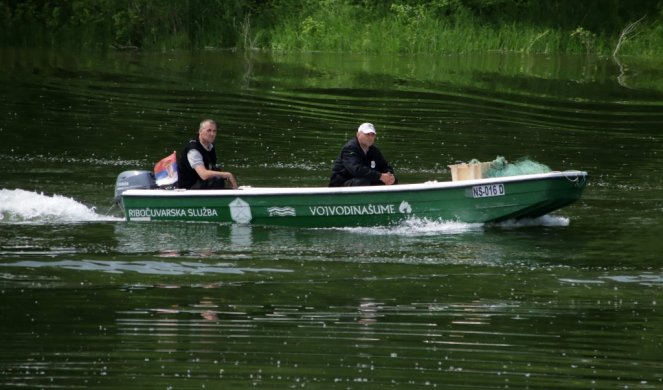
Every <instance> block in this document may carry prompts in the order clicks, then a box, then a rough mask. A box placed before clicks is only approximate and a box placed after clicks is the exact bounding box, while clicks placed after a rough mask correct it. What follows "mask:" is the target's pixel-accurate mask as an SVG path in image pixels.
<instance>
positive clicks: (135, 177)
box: [115, 170, 157, 208]
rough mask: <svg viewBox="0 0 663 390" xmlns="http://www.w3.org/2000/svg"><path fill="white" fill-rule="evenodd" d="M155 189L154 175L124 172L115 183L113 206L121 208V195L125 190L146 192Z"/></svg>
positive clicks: (142, 172) (144, 172)
mask: <svg viewBox="0 0 663 390" xmlns="http://www.w3.org/2000/svg"><path fill="white" fill-rule="evenodd" d="M152 188H157V184H156V181H155V179H154V174H153V173H152V172H150V171H137V170H136V171H124V172H122V173H120V174H119V175H118V176H117V180H116V181H115V204H117V205H118V206H120V208H123V207H122V193H123V192H124V191H126V190H135V189H139V190H148V189H152Z"/></svg>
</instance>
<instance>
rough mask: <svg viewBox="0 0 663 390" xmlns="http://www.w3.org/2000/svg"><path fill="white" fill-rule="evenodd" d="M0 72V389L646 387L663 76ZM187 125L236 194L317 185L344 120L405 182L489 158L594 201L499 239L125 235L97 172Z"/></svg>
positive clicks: (584, 66) (187, 67)
mask: <svg viewBox="0 0 663 390" xmlns="http://www.w3.org/2000/svg"><path fill="white" fill-rule="evenodd" d="M0 52H1V53H0V81H1V82H2V84H3V88H2V89H1V90H0V111H1V112H2V113H3V115H0V139H2V142H0V162H1V163H2V166H3V169H2V170H1V171H0V183H1V184H0V313H2V319H1V320H0V343H1V344H2V348H0V387H2V388H19V387H26V388H90V387H100V388H109V389H110V388H117V389H127V388H165V389H169V388H170V389H178V388H220V387H223V388H232V389H242V388H256V387H265V388H319V389H328V388H344V389H359V388H371V389H373V388H378V387H391V388H429V387H430V388H443V387H444V388H475V389H486V388H496V387H499V388H548V389H558V388H568V389H571V388H577V389H587V388H605V389H608V388H610V389H613V388H631V389H633V388H638V389H648V388H660V387H661V386H663V376H662V375H661V372H663V365H662V364H661V359H660V349H661V344H663V317H662V316H661V313H660V312H661V311H660V310H659V304H660V302H661V301H663V298H662V297H661V295H662V293H663V290H662V288H663V283H662V282H661V281H662V280H663V263H662V262H661V258H660V253H661V252H662V251H663V246H662V245H661V240H660V236H661V234H663V230H662V228H661V227H662V226H663V224H661V221H663V203H662V202H661V197H660V193H661V191H662V190H663V175H661V174H660V169H659V167H660V166H661V164H662V163H663V160H662V158H663V157H662V156H663V150H662V149H661V145H662V143H661V142H660V141H661V136H660V123H662V122H663V110H662V109H661V108H662V106H663V103H661V102H663V86H662V82H661V80H663V77H662V75H663V73H662V71H661V69H663V67H661V66H660V64H658V63H651V64H649V63H642V62H638V61H636V60H634V59H628V64H626V63H624V64H622V65H627V67H626V66H625V67H623V68H621V69H620V67H619V66H617V65H616V64H615V63H614V62H612V61H611V60H609V59H597V58H587V57H586V56H577V57H557V56H549V55H548V56H528V55H522V54H517V53H516V54H509V53H506V54H505V53H479V54H469V55H460V56H435V57H434V56H418V57H407V56H402V57H389V58H386V59H385V58H382V57H379V56H375V57H371V56H366V55H362V56H355V55H340V54H331V55H328V54H323V53H314V54H296V55H287V54H281V53H277V54H267V53H251V54H250V55H244V54H239V55H238V54H234V53H227V52H200V53H178V52H170V53H157V54H151V53H132V54H128V53H108V54H104V55H102V56H93V55H84V54H80V53H76V55H73V54H69V53H63V52H52V53H44V52H42V51H25V50H6V49H0ZM622 60H623V61H626V60H624V59H622ZM622 70H624V72H622ZM625 86H626V87H625ZM203 117H214V118H216V119H217V120H218V122H219V129H220V133H219V138H218V142H217V147H218V149H219V157H220V162H221V163H222V164H223V166H224V167H226V168H228V169H229V170H230V171H233V172H235V173H236V174H237V176H238V179H239V181H240V183H241V184H243V185H252V186H262V185H269V186H293V187H294V186H314V185H326V183H327V180H328V177H329V169H330V167H331V162H332V160H333V159H334V158H335V157H336V154H337V153H338V150H339V148H340V147H341V145H342V144H343V143H344V142H345V140H346V139H348V138H349V137H351V136H352V135H353V132H354V129H355V128H356V126H357V124H358V123H360V122H364V121H370V122H374V123H375V124H376V126H377V128H378V141H377V142H378V144H379V146H380V148H381V150H382V151H383V152H384V154H385V155H386V156H387V157H388V159H389V160H390V162H391V163H392V165H394V166H395V167H396V170H397V173H398V175H399V179H400V180H401V181H402V182H404V183H407V182H421V181H428V180H438V181H442V180H449V172H448V168H447V165H449V164H453V163H456V162H458V161H468V160H470V159H472V158H477V159H480V160H483V161H490V160H493V159H495V157H496V156H505V157H506V158H507V159H508V160H510V161H515V160H517V159H519V158H521V157H528V158H530V159H532V160H536V161H539V162H541V163H543V164H546V165H548V166H550V167H551V168H552V169H553V170H564V169H581V170H586V171H588V172H589V173H590V175H591V180H590V184H589V186H588V188H587V190H586V191H585V193H584V195H583V198H582V199H581V200H580V201H579V202H577V203H576V204H574V205H572V206H571V207H568V208H565V209H563V210H560V211H559V212H557V213H556V214H555V215H550V216H545V217H543V218H539V219H536V220H532V221H519V222H517V223H510V222H507V223H500V224H461V223H457V222H454V221H426V220H410V221H406V222H404V223H402V224H400V225H398V226H391V227H383V228H353V229H288V228H267V227H258V226H242V225H230V224H228V225H219V224H196V223H188V224H187V223H127V222H125V221H123V220H122V218H121V215H120V213H119V210H117V209H116V208H111V207H110V206H111V202H112V195H113V185H114V183H115V178H116V176H117V174H118V173H119V172H120V171H123V170H127V169H134V168H140V169H152V166H153V164H154V163H155V162H156V161H157V160H158V159H160V158H161V157H163V156H165V155H167V154H169V153H171V152H172V151H173V150H179V149H180V148H181V147H182V144H183V143H184V142H185V141H186V140H188V139H189V137H190V136H191V135H192V134H193V133H194V132H195V127H196V124H197V123H198V121H199V120H200V119H201V118H203Z"/></svg>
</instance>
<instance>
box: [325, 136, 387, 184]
mask: <svg viewBox="0 0 663 390" xmlns="http://www.w3.org/2000/svg"><path fill="white" fill-rule="evenodd" d="M385 172H391V173H394V170H393V168H392V167H391V166H390V165H389V163H388V162H387V160H385V159H384V157H382V153H380V149H378V148H377V147H375V146H371V147H369V148H368V152H366V153H364V151H363V150H362V148H361V145H359V140H357V137H354V138H352V139H351V140H350V141H348V142H347V143H346V144H345V145H344V146H343V148H342V149H341V153H339V155H338V157H336V161H334V166H333V167H332V175H331V178H330V179H329V186H330V187H342V186H345V185H380V184H383V183H382V181H380V175H381V174H383V173H385ZM353 179H354V180H353ZM350 183H352V184H350Z"/></svg>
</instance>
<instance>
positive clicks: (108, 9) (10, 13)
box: [0, 0, 663, 57]
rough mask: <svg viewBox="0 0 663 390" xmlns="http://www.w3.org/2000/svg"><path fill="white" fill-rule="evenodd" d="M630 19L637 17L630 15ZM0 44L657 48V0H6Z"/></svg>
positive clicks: (651, 53) (394, 49)
mask: <svg viewBox="0 0 663 390" xmlns="http://www.w3.org/2000/svg"><path fill="white" fill-rule="evenodd" d="M637 21H639V22H637ZM0 22H1V23H2V26H3V27H2V29H1V30H0V44H1V45H3V46H5V47H54V48H64V47H67V48H79V49H86V50H87V49H95V50H107V49H111V48H112V49H133V50H136V49H143V50H162V51H166V50H174V49H204V48H208V49H210V48H215V49H234V50H244V49H266V50H278V51H343V52H359V53H365V52H366V53H368V52H383V53H384V52H386V53H427V52H439V53H459V52H470V51H485V50H500V51H520V52H533V53H563V52H568V53H574V52H586V53H587V54H597V55H606V54H611V53H613V51H614V50H615V48H616V47H617V44H618V42H619V38H620V34H623V32H624V29H625V28H626V27H627V26H629V25H630V24H632V23H634V22H637V24H636V25H635V26H634V29H633V31H632V32H631V33H630V34H627V35H625V38H627V39H626V40H625V41H623V42H622V45H621V46H620V47H619V49H620V54H629V55H636V56H641V57H655V56H657V55H660V54H661V52H662V51H663V1H660V0H584V1H576V0H546V1H539V0H418V1H415V0H397V1H384V0H175V1H166V0H5V1H3V2H2V3H1V4H0Z"/></svg>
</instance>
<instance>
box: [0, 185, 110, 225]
mask: <svg viewBox="0 0 663 390" xmlns="http://www.w3.org/2000/svg"><path fill="white" fill-rule="evenodd" d="M118 220H122V219H121V218H117V217H112V216H107V215H100V214H97V213H96V212H95V209H94V207H88V206H86V205H84V204H82V203H79V202H77V201H76V200H74V199H72V198H68V197H66V196H61V195H53V196H48V195H44V194H43V193H37V192H31V191H25V190H21V189H15V190H8V189H1V190H0V221H1V222H2V223H53V222H56V223H57V222H89V221H118Z"/></svg>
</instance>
